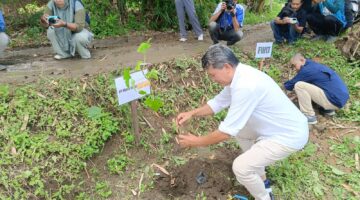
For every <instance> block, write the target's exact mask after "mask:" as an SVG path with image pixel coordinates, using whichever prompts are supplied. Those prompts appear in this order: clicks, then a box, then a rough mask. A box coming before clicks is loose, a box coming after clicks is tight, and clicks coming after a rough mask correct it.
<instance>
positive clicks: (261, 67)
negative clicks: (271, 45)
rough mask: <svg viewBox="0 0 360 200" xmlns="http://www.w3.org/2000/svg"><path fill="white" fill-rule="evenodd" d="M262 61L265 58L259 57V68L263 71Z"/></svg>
mask: <svg viewBox="0 0 360 200" xmlns="http://www.w3.org/2000/svg"><path fill="white" fill-rule="evenodd" d="M264 62H265V58H261V60H260V62H259V70H260V71H263V70H262V69H263V67H264Z"/></svg>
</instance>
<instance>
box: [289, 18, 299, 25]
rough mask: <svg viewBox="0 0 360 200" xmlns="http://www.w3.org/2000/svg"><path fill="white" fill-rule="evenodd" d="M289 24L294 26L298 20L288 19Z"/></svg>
mask: <svg viewBox="0 0 360 200" xmlns="http://www.w3.org/2000/svg"><path fill="white" fill-rule="evenodd" d="M290 23H291V24H296V23H298V20H297V19H296V18H290Z"/></svg>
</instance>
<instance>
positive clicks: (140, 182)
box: [138, 173, 144, 197]
mask: <svg viewBox="0 0 360 200" xmlns="http://www.w3.org/2000/svg"><path fill="white" fill-rule="evenodd" d="M143 179H144V173H142V174H141V177H140V180H139V193H138V197H140V193H141V184H142V181H143Z"/></svg>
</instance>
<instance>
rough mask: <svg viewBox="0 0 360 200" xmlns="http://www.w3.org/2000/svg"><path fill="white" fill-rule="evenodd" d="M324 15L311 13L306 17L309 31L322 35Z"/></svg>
mask: <svg viewBox="0 0 360 200" xmlns="http://www.w3.org/2000/svg"><path fill="white" fill-rule="evenodd" d="M324 17H325V16H324V15H322V14H320V13H311V14H308V15H307V16H306V20H307V22H308V24H309V27H310V28H311V30H313V31H314V33H315V34H316V35H324V33H323V31H324V29H325V28H326V27H324Z"/></svg>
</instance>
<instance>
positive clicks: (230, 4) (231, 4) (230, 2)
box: [225, 0, 235, 10]
mask: <svg viewBox="0 0 360 200" xmlns="http://www.w3.org/2000/svg"><path fill="white" fill-rule="evenodd" d="M225 4H226V10H232V9H233V8H234V7H235V4H234V2H233V0H226V1H225Z"/></svg>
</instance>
